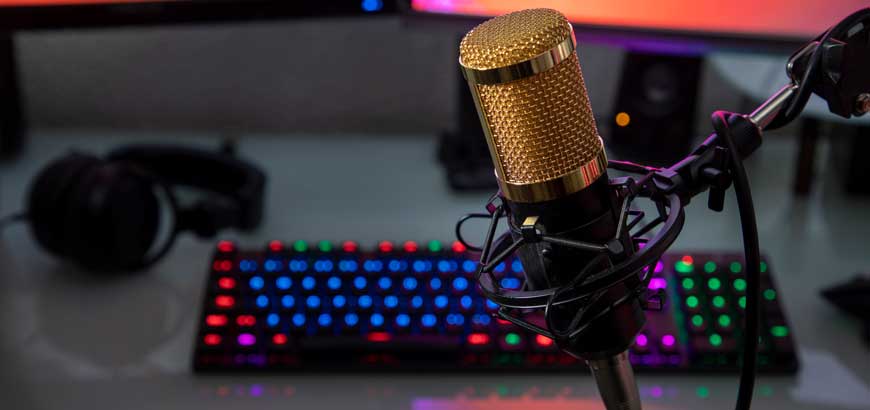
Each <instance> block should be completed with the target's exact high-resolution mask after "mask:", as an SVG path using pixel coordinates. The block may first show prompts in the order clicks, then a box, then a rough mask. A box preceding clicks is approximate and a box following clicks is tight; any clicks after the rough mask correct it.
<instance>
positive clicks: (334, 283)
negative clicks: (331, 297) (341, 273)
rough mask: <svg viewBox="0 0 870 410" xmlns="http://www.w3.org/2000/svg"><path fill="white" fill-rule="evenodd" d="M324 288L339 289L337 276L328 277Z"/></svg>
mask: <svg viewBox="0 0 870 410" xmlns="http://www.w3.org/2000/svg"><path fill="white" fill-rule="evenodd" d="M326 287H328V288H329V289H330V290H339V289H341V279H339V278H338V277H337V276H333V277H330V278H329V279H327V280H326Z"/></svg>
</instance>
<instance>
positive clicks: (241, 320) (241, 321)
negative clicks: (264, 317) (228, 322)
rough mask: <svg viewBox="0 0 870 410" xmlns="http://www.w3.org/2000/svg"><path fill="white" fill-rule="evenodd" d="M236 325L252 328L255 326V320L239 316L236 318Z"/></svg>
mask: <svg viewBox="0 0 870 410" xmlns="http://www.w3.org/2000/svg"><path fill="white" fill-rule="evenodd" d="M236 324H238V325H239V326H253V325H255V324H257V318H255V317H254V316H251V315H240V316H239V317H237V318H236Z"/></svg>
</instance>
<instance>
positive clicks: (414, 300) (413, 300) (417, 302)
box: [411, 295, 423, 309]
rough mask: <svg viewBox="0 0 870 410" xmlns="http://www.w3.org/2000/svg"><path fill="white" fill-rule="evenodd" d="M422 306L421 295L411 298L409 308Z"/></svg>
mask: <svg viewBox="0 0 870 410" xmlns="http://www.w3.org/2000/svg"><path fill="white" fill-rule="evenodd" d="M421 307H423V297H422V296H420V295H417V296H414V297H412V298H411V308H413V309H420V308H421Z"/></svg>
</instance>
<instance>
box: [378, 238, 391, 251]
mask: <svg viewBox="0 0 870 410" xmlns="http://www.w3.org/2000/svg"><path fill="white" fill-rule="evenodd" d="M378 250H380V251H381V252H383V253H389V252H392V251H393V243H392V242H390V241H381V243H379V244H378Z"/></svg>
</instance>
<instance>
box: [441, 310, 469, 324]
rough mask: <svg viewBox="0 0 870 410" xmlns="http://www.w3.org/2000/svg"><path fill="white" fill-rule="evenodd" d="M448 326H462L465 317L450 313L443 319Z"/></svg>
mask: <svg viewBox="0 0 870 410" xmlns="http://www.w3.org/2000/svg"><path fill="white" fill-rule="evenodd" d="M445 321H446V322H447V324H448V325H449V326H462V325H463V324H464V323H465V316H462V315H460V314H458V313H451V314H449V315H447V318H446V319H445Z"/></svg>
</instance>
